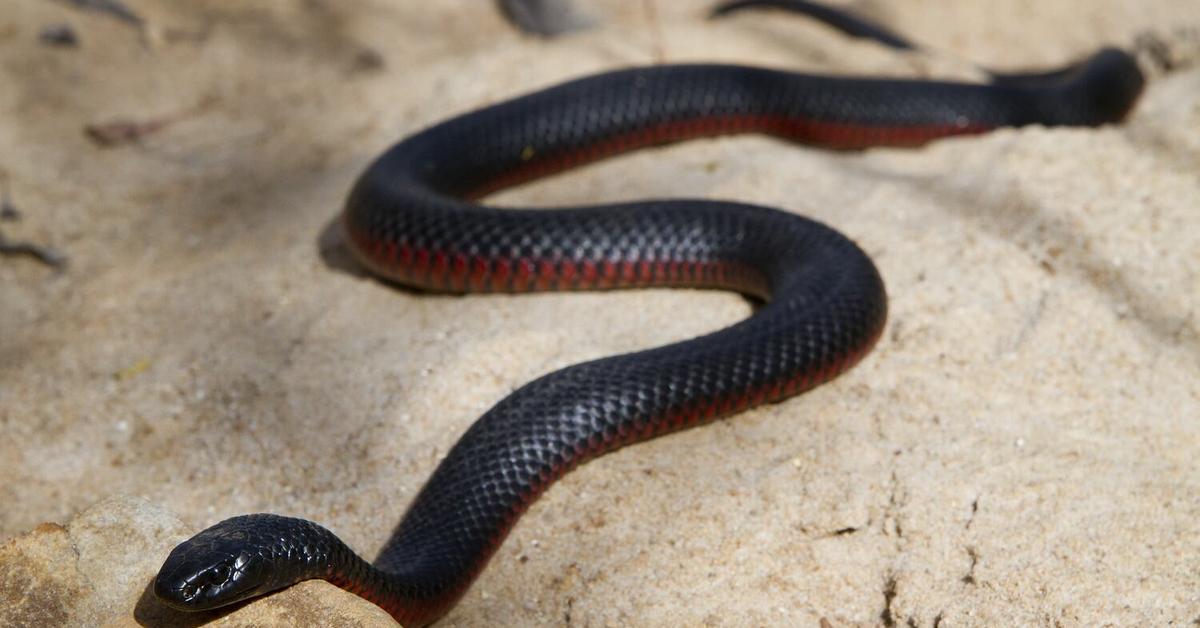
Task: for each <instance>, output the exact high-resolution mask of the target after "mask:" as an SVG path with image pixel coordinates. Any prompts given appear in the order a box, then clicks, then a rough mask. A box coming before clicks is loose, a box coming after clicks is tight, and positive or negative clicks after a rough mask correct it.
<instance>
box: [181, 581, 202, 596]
mask: <svg viewBox="0 0 1200 628" xmlns="http://www.w3.org/2000/svg"><path fill="white" fill-rule="evenodd" d="M182 592H183V599H185V600H190V599H192V598H194V597H196V594H198V593H200V585H198V584H189V585H187V586H185V587H183V591H182Z"/></svg>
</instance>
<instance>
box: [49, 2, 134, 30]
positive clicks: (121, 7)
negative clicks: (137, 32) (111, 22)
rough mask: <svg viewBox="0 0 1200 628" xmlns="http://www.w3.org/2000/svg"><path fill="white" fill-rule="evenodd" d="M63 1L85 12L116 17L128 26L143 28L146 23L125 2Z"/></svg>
mask: <svg viewBox="0 0 1200 628" xmlns="http://www.w3.org/2000/svg"><path fill="white" fill-rule="evenodd" d="M62 1H63V2H66V3H67V4H70V5H72V6H74V7H76V8H79V9H82V10H84V11H94V12H96V13H103V14H106V15H111V16H112V17H114V18H116V19H118V20H121V21H122V22H125V23H126V24H130V25H133V26H136V27H138V28H141V27H142V26H143V25H145V23H146V22H145V20H143V19H142V16H140V15H138V14H137V13H134V12H133V10H132V9H130V8H129V7H127V6H125V4H124V3H123V2H121V1H120V0H62Z"/></svg>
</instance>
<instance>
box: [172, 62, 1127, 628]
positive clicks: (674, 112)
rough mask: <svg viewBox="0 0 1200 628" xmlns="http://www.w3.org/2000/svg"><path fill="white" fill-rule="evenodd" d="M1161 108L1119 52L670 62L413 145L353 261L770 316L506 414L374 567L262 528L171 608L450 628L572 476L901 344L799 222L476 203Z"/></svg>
mask: <svg viewBox="0 0 1200 628" xmlns="http://www.w3.org/2000/svg"><path fill="white" fill-rule="evenodd" d="M1044 76H1049V75H1044ZM1141 87H1142V78H1141V74H1140V73H1139V72H1138V70H1137V66H1136V64H1135V63H1134V62H1133V60H1132V59H1131V58H1130V57H1129V56H1128V55H1126V54H1125V53H1122V52H1120V51H1117V50H1102V51H1100V52H1098V53H1097V54H1095V55H1093V56H1092V57H1091V58H1089V59H1087V60H1086V61H1084V62H1081V63H1079V64H1077V65H1076V66H1073V67H1072V68H1069V69H1067V70H1063V71H1059V72H1056V73H1054V75H1053V80H1050V79H1044V78H1043V79H1040V80H1037V81H1033V82H1031V84H1029V85H1024V84H1021V82H1020V81H1008V80H1006V81H1004V82H1003V83H997V84H960V83H949V82H936V81H919V80H913V81H906V80H892V79H871V78H844V77H830V76H812V75H805V74H798V73H792V72H784V71H777V70H769V69H761V68H753V67H743V66H731V65H669V66H659V67H648V68H637V69H629V70H620V71H615V72H609V73H605V74H599V75H595V76H590V77H586V78H582V79H579V80H575V81H571V82H568V83H565V84H562V85H558V86H556V87H551V88H549V89H546V90H543V91H540V92H537V93H533V94H530V95H527V96H524V97H520V98H516V99H514V100H509V101H507V102H502V103H499V104H496V105H492V106H489V107H485V108H483V109H480V110H477V111H474V112H471V113H468V114H466V115H462V116H459V117H456V118H453V119H450V120H448V121H446V122H442V123H440V124H437V125H434V126H432V127H430V128H428V129H426V130H424V131H421V132H419V133H417V134H415V135H413V136H411V137H409V138H408V139H405V140H403V141H401V142H400V143H398V144H396V145H395V146H394V147H392V148H391V149H390V150H388V151H387V152H386V153H385V154H383V155H382V156H381V157H379V158H378V159H377V160H376V161H375V162H374V163H373V164H372V165H371V166H370V167H369V168H368V169H367V170H366V172H365V173H364V174H363V175H362V176H361V178H360V179H359V180H358V182H357V184H356V185H355V186H354V188H353V190H352V192H351V193H350V195H349V198H348V201H347V203H346V206H345V210H344V213H343V216H342V224H343V228H344V232H345V234H346V239H347V241H348V243H349V245H350V248H351V250H352V251H353V252H354V253H355V255H356V257H357V258H358V259H359V260H360V261H361V262H362V263H363V264H364V265H365V266H366V267H367V268H369V269H370V270H371V271H373V272H374V273H376V274H377V275H379V276H380V277H383V278H386V279H388V280H392V281H395V282H399V283H401V284H404V285H406V286H412V287H416V288H421V289H427V290H436V291H449V292H527V291H539V290H594V289H615V288H634V287H646V286H690V287H703V288H719V289H726V290H734V291H738V292H742V293H745V294H747V295H751V296H753V297H755V298H757V299H761V300H762V301H764V302H765V305H763V306H762V307H760V308H758V309H757V311H756V312H755V313H754V314H753V315H752V316H751V317H750V318H748V319H746V320H744V321H742V322H740V323H737V324H735V325H733V326H732V327H729V328H726V329H723V330H720V331H717V332H714V333H711V334H708V335H705V336H702V337H699V338H695V339H692V340H687V341H684V342H680V343H676V344H672V345H668V346H664V347H659V348H655V349H650V350H646V351H639V352H635V353H629V354H625V355H618V356H613V357H607V358H603V359H599V360H595V361H591V362H586V363H583V364H577V365H574V366H571V367H568V368H565V369H562V370H560V371H556V372H553V373H550V374H548V375H545V376H543V377H540V378H538V379H536V380H534V381H532V382H530V383H528V384H525V385H524V386H522V387H521V388H519V389H518V390H516V391H515V392H513V393H512V394H510V395H509V396H508V397H506V398H504V399H502V400H501V401H500V402H499V403H497V404H496V405H495V406H494V407H493V408H492V409H490V410H489V411H487V413H485V414H484V415H483V416H482V417H481V418H479V419H478V420H477V421H476V422H475V423H474V424H473V425H472V426H471V427H470V428H469V429H468V430H467V431H466V433H465V434H464V435H463V436H462V438H461V439H460V440H459V441H458V443H457V444H456V445H455V446H454V447H453V448H452V449H451V450H450V452H449V453H448V454H447V455H446V457H445V458H444V459H443V460H442V461H441V463H440V464H439V465H438V467H437V469H436V470H435V471H434V473H433V475H432V476H431V477H430V478H429V480H428V482H427V483H426V485H425V486H424V488H423V489H422V490H421V491H420V493H419V494H418V495H417V496H416V497H415V499H413V501H412V502H411V505H410V506H409V508H408V511H407V514H406V515H405V516H404V518H403V519H402V521H401V522H400V524H399V525H398V527H397V528H396V529H395V531H394V533H393V535H392V537H391V538H390V540H389V541H388V542H387V544H386V545H385V547H384V549H383V550H382V552H381V554H380V555H379V557H378V558H377V560H376V561H374V563H373V564H372V563H368V562H367V561H365V560H363V559H362V558H360V557H358V556H357V555H356V554H355V553H354V552H353V551H351V550H350V549H349V548H348V547H347V546H346V545H345V544H344V543H342V542H341V541H340V540H338V538H337V537H336V536H335V535H334V534H333V533H332V532H330V531H328V530H327V529H325V528H323V527H321V526H319V525H317V524H315V523H311V522H308V521H305V520H302V519H295V518H289V517H281V516H277V515H270V514H258V515H247V516H241V517H234V518H232V519H228V520H226V521H223V522H221V523H218V524H217V525H215V526H213V527H211V528H209V529H207V530H205V531H203V532H201V533H199V534H198V535H196V536H195V537H193V538H192V539H189V540H188V541H186V542H185V543H183V544H181V545H180V546H179V547H177V548H176V549H175V550H174V551H172V552H171V554H170V556H169V557H168V558H167V560H166V562H165V564H164V565H163V568H162V570H161V571H160V573H159V575H158V577H157V578H156V581H155V593H156V594H157V595H158V597H159V598H160V599H162V600H163V601H165V602H166V603H168V604H170V605H172V606H175V607H178V608H183V609H189V610H197V609H206V608H214V607H217V606H222V605H225V604H229V603H231V602H235V601H238V600H242V599H246V598H249V597H253V596H256V595H261V594H264V593H267V592H269V591H272V590H275V589H278V588H281V587H285V586H288V585H291V584H293V583H295V582H298V581H300V580H304V579H310V578H323V579H326V580H328V581H330V582H333V583H334V584H337V585H338V586H341V587H343V588H346V589H348V590H350V591H353V592H355V593H357V594H358V595H360V596H362V597H364V598H366V599H368V600H371V601H372V602H374V603H376V604H378V605H379V606H381V607H383V608H384V609H386V610H387V611H388V612H389V613H391V614H392V616H393V617H395V618H396V619H397V620H398V621H400V622H401V623H402V624H404V625H406V626H411V625H424V624H427V623H429V622H431V621H433V620H435V619H437V618H438V617H440V616H441V615H443V614H444V613H445V612H446V611H447V610H448V609H449V608H450V607H451V606H452V605H453V604H454V603H455V602H456V601H457V600H458V599H459V598H460V597H461V596H462V595H463V593H464V592H465V591H466V589H467V588H468V587H469V585H470V584H471V582H472V581H473V580H474V579H475V577H476V576H477V575H478V574H479V572H480V571H481V570H482V569H483V568H484V566H485V565H486V564H487V562H488V560H489V558H490V557H491V556H492V554H493V553H494V551H495V550H496V548H497V547H498V546H499V544H500V543H501V542H502V541H503V539H504V538H505V536H506V535H507V534H508V532H509V530H510V529H511V528H512V526H513V525H514V523H515V522H516V520H517V519H518V517H519V516H520V515H521V513H522V512H524V510H525V509H526V507H527V506H528V505H529V504H530V503H531V502H532V501H533V500H535V499H536V498H537V496H538V495H539V494H541V492H542V491H544V490H545V489H546V487H547V486H548V485H550V484H551V483H552V482H553V481H554V480H555V479H557V478H558V477H561V476H562V475H563V474H564V473H566V472H567V471H569V470H570V469H571V468H573V467H575V466H576V465H578V464H580V463H582V462H584V461H586V460H588V459H590V458H592V457H595V456H598V455H600V454H603V453H605V452H609V451H612V450H614V449H616V448H618V447H621V446H624V445H627V444H630V443H635V442H638V441H641V440H644V439H647V438H651V437H654V436H656V435H660V434H663V433H666V432H670V431H673V430H678V429H682V428H686V427H689V426H692V425H696V424H699V423H703V422H706V421H711V420H713V419H716V418H718V417H723V416H727V415H730V414H733V413H736V412H740V411H742V410H745V409H747V408H750V407H754V406H757V405H760V404H763V403H769V402H775V401H779V400H782V399H785V398H787V397H790V396H792V395H795V394H797V393H799V392H802V391H804V390H806V389H809V388H812V387H813V386H816V385H818V384H820V383H822V382H825V381H827V380H829V379H830V378H832V377H834V376H836V375H837V374H839V373H841V372H842V371H844V370H846V369H848V368H850V367H851V366H852V365H853V364H854V363H855V362H857V361H858V360H859V359H860V358H861V357H862V356H863V355H864V354H866V353H867V352H868V351H869V350H870V348H871V347H872V345H873V344H874V343H875V341H876V339H877V338H878V337H879V335H880V333H881V330H882V329H883V326H884V322H885V318H886V310H887V305H886V296H885V292H884V286H883V282H882V280H881V279H880V276H879V273H878V272H877V271H876V269H875V267H874V265H873V264H872V262H871V260H870V259H869V258H868V257H867V256H866V255H865V254H864V253H863V252H862V251H861V250H860V249H859V248H858V247H857V246H856V245H855V244H854V243H853V242H851V241H850V240H849V239H847V238H845V237H844V236H842V235H840V234H838V233H837V232H835V231H833V230H832V229H830V228H828V227H825V226H823V225H821V224H819V223H816V222H814V221H812V220H808V219H805V218H803V217H800V216H797V215H793V214H789V213H785V212H782V211H779V210H775V209H770V208H766V207H759V206H753V205H746V204H740V203H733V202H724V201H720V202H718V201H710V200H652V201H640V202H632V203H621V204H611V205H597V206H581V207H566V208H557V209H550V210H529V209H515V208H499V207H492V206H484V205H481V204H478V203H477V202H475V201H474V200H473V199H477V198H479V197H481V196H483V195H485V194H487V193H489V192H491V191H493V190H497V189H500V188H503V187H506V186H510V185H513V184H516V183H519V182H522V181H527V180H530V179H534V178H538V177H541V176H545V175H547V174H550V173H553V172H558V171H562V170H566V169H569V168H571V167H573V166H576V165H578V164H581V163H584V162H588V161H592V160H596V159H600V158H603V157H606V156H609V155H613V154H615V153H619V152H622V151H627V150H631V149H635V148H639V147H644V146H648V145H654V144H662V143H666V142H673V141H677V140H683V139H688V138H695V137H701V136H713V135H723V134H731V133H765V134H770V135H774V136H778V137H781V138H784V139H788V140H794V141H799V142H803V143H807V144H815V145H820V146H826V147H834V148H859V147H866V146H878V145H915V144H920V143H924V142H927V141H929V140H931V139H934V138H939V137H944V136H948V135H959V134H967V133H980V132H985V131H988V130H990V129H994V128H997V127H1004V126H1021V125H1027V124H1043V125H1098V124H1103V123H1108V122H1113V121H1117V120H1120V119H1121V118H1122V117H1123V116H1124V115H1125V113H1126V112H1127V111H1128V110H1129V108H1130V107H1131V106H1132V104H1133V102H1134V100H1135V99H1136V97H1137V95H1138V93H1139V92H1140V90H1141Z"/></svg>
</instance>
